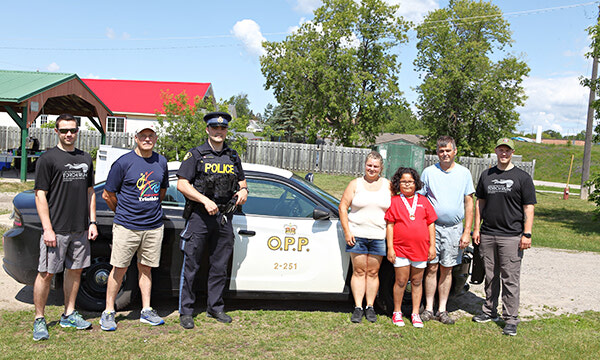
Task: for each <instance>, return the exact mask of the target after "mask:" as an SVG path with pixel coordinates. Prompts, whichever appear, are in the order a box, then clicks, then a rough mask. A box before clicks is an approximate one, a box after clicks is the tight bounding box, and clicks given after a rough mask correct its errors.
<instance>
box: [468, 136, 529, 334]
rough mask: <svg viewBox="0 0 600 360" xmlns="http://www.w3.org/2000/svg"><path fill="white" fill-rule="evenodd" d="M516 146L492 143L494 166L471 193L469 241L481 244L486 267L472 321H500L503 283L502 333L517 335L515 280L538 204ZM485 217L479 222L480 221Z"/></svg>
mask: <svg viewBox="0 0 600 360" xmlns="http://www.w3.org/2000/svg"><path fill="white" fill-rule="evenodd" d="M514 149H515V144H514V142H513V141H512V140H511V139H508V138H503V139H500V140H498V142H497V143H496V149H495V152H496V156H497V157H498V164H497V165H496V166H494V167H493V168H491V169H488V170H485V171H484V172H483V173H482V174H481V176H480V177H479V182H478V184H477V189H476V190H475V196H476V197H477V203H476V205H475V227H474V229H473V241H474V242H475V244H479V249H480V252H481V255H482V257H483V263H484V266H485V303H484V305H483V306H482V312H483V313H482V314H480V315H476V316H474V317H473V321H475V322H480V323H482V322H488V321H490V320H492V321H498V320H499V317H498V310H497V308H498V297H499V295H500V285H502V317H503V319H504V321H505V323H506V325H505V327H504V330H503V333H504V334H505V335H511V336H515V335H517V325H518V324H519V292H520V285H519V280H520V276H521V260H522V258H523V250H525V249H529V248H531V230H532V228H533V213H534V205H535V203H536V197H535V187H534V186H533V180H532V179H531V176H529V174H527V173H526V172H524V171H523V170H521V169H519V168H516V167H515V166H514V164H513V163H512V161H511V160H512V155H513V153H514ZM482 220H483V223H482V222H481V221H482Z"/></svg>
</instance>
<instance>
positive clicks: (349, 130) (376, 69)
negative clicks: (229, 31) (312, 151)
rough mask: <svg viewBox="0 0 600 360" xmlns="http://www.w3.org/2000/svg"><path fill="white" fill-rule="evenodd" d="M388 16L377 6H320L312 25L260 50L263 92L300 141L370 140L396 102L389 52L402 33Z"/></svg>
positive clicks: (389, 10) (391, 10)
mask: <svg viewBox="0 0 600 360" xmlns="http://www.w3.org/2000/svg"><path fill="white" fill-rule="evenodd" d="M396 10H397V6H389V5H387V3H386V2H385V1H383V0H363V1H360V2H357V1H354V0H324V1H323V5H322V6H321V7H320V8H318V9H317V10H315V13H314V19H313V20H312V21H310V22H306V23H304V24H302V25H301V26H300V28H299V29H298V30H297V31H296V32H294V33H293V34H292V35H289V36H287V37H286V39H285V40H283V41H281V42H265V43H264V48H265V50H266V55H264V56H262V57H261V59H260V62H261V70H262V73H263V75H264V76H265V78H266V83H265V87H266V88H267V89H273V91H274V93H275V97H276V98H277V101H278V102H279V103H280V104H288V105H291V106H293V108H294V111H295V112H297V113H298V117H297V122H296V123H295V124H294V127H295V128H296V129H297V130H300V129H302V132H304V133H305V134H306V136H307V139H306V141H308V142H314V141H316V139H317V137H331V138H333V139H334V140H335V141H336V142H337V143H341V144H343V145H353V144H357V143H362V142H365V141H367V142H369V141H372V140H374V138H375V136H376V135H377V134H378V133H379V132H380V131H381V127H382V124H383V123H384V122H385V121H386V120H387V119H386V113H387V111H386V109H387V108H389V107H390V106H393V105H397V104H399V103H402V102H403V100H402V98H401V95H402V93H401V91H400V90H399V88H398V72H399V69H400V63H399V62H398V60H397V55H396V53H395V51H393V49H394V48H395V47H396V46H397V45H399V44H401V43H403V42H405V41H406V40H407V36H406V32H407V30H408V26H407V23H406V22H405V21H404V20H402V19H401V18H399V17H396V16H395V12H396ZM286 106H287V105H286Z"/></svg>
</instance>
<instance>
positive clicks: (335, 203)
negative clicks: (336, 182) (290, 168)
mask: <svg viewBox="0 0 600 360" xmlns="http://www.w3.org/2000/svg"><path fill="white" fill-rule="evenodd" d="M291 180H292V181H294V182H296V183H299V184H300V185H302V186H304V187H305V188H307V189H308V190H310V191H311V192H312V193H314V194H316V195H318V196H320V197H322V198H324V199H325V200H327V201H328V202H329V203H330V204H331V205H333V206H334V207H336V208H337V207H338V206H339V205H340V200H338V199H337V198H336V197H335V196H333V195H331V194H329V193H327V192H326V191H324V190H323V189H320V188H319V187H318V186H317V185H315V184H313V183H311V182H308V181H306V180H304V179H303V178H301V177H300V176H298V175H294V176H292V178H291Z"/></svg>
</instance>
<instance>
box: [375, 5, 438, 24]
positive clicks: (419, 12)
mask: <svg viewBox="0 0 600 360" xmlns="http://www.w3.org/2000/svg"><path fill="white" fill-rule="evenodd" d="M385 2H387V3H388V4H390V5H400V8H399V9H398V12H397V15H402V16H403V17H404V18H405V19H406V20H410V21H412V22H414V23H419V22H421V21H423V18H424V17H425V15H427V13H429V12H430V11H432V10H437V9H439V8H440V4H439V1H438V0H385Z"/></svg>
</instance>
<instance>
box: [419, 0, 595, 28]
mask: <svg viewBox="0 0 600 360" xmlns="http://www.w3.org/2000/svg"><path fill="white" fill-rule="evenodd" d="M598 3H600V1H591V2H587V3H580V4H572V5H563V6H555V7H550V8H543V9H533V10H523V11H513V12H507V13H503V12H500V13H496V14H490V15H481V16H469V17H464V18H452V19H444V20H433V21H423V24H436V23H445V22H449V21H471V20H483V19H489V18H497V17H501V16H504V17H506V16H519V15H533V14H540V13H545V12H551V11H557V10H565V9H572V8H576V7H583V6H590V5H595V4H598Z"/></svg>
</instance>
